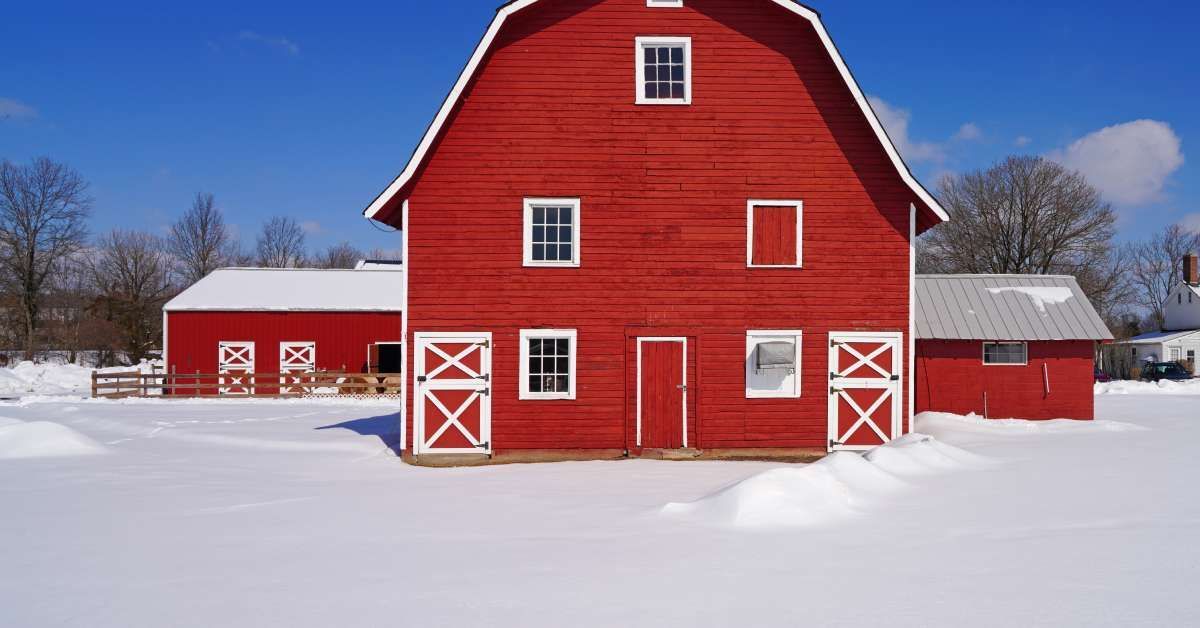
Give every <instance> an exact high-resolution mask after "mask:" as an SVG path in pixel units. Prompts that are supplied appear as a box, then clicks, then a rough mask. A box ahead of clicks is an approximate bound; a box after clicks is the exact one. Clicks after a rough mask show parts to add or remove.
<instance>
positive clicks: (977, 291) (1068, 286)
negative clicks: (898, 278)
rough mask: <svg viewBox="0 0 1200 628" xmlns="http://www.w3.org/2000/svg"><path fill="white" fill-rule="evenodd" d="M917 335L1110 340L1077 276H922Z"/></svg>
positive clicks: (924, 337)
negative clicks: (1077, 280) (1077, 281)
mask: <svg viewBox="0 0 1200 628" xmlns="http://www.w3.org/2000/svg"><path fill="white" fill-rule="evenodd" d="M914 307H915V308H916V319H917V321H916V322H917V338H921V339H931V340H932V339H939V340H1112V338H1113V336H1112V334H1111V333H1110V332H1109V331H1108V327H1107V326H1106V325H1105V324H1104V321H1102V320H1100V315H1099V314H1097V313H1096V310H1095V308H1093V307H1092V304H1091V302H1089V301H1088V299H1087V297H1086V296H1085V295H1084V294H1083V291H1082V290H1081V289H1080V288H1079V284H1078V283H1076V282H1075V278H1074V277H1068V276H1062V275H920V276H918V277H917V293H916V303H915V304H914Z"/></svg>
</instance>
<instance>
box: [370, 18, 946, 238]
mask: <svg viewBox="0 0 1200 628" xmlns="http://www.w3.org/2000/svg"><path fill="white" fill-rule="evenodd" d="M539 1H540V0H514V1H513V2H509V3H508V4H505V5H504V6H501V7H500V8H499V9H498V10H497V11H496V17H495V19H493V20H492V23H491V24H490V25H489V26H488V28H487V31H486V32H485V33H484V35H483V39H481V40H480V41H479V44H478V45H477V46H476V47H475V52H474V53H473V54H472V55H471V59H470V61H468V62H467V65H466V67H465V68H463V71H462V74H460V75H459V77H458V81H457V82H456V83H455V84H454V88H453V89H451V90H450V94H449V95H448V96H447V97H446V100H445V101H443V102H442V106H441V109H439V110H438V113H437V116H436V117H434V119H433V122H432V123H431V124H430V125H429V128H428V129H426V130H425V135H424V136H423V137H422V138H421V142H420V143H419V144H417V148H416V150H415V151H414V152H413V154H412V157H411V158H409V160H408V165H406V166H405V167H404V170H403V171H402V172H401V173H400V175H399V176H398V177H396V179H395V180H394V181H392V183H391V185H389V186H388V187H387V189H385V190H384V191H383V192H382V193H381V194H380V195H379V196H377V197H375V200H374V201H372V202H371V204H370V205H369V206H368V207H367V208H366V209H365V210H363V215H365V216H366V217H367V218H371V219H375V220H379V221H381V222H392V221H389V220H387V218H388V217H392V216H395V217H394V218H393V219H392V220H393V221H395V220H398V214H399V212H395V211H394V208H395V207H397V206H398V203H399V202H400V201H403V200H404V199H403V198H397V195H398V194H399V193H400V192H401V191H402V190H404V188H405V187H406V186H407V185H408V184H409V183H410V182H411V181H412V179H413V177H414V176H415V175H416V173H417V170H418V169H419V168H420V167H421V164H423V163H424V162H425V159H426V157H428V155H429V151H430V150H431V149H432V148H433V145H434V142H435V141H436V140H437V137H438V134H440V133H441V131H442V127H443V125H445V124H446V121H447V120H448V119H449V118H450V114H451V113H452V112H453V111H454V108H455V107H456V106H457V105H458V103H459V101H460V99H461V98H462V95H463V92H464V91H465V90H466V88H467V85H469V84H470V83H471V79H472V78H474V76H475V73H476V72H477V71H478V70H479V66H480V65H481V64H482V63H483V59H484V58H485V57H486V56H487V53H488V51H489V50H490V49H491V47H492V42H494V41H495V39H496V35H497V34H499V32H500V29H501V28H502V27H503V26H504V23H505V21H507V20H508V18H509V17H510V16H512V15H513V14H515V13H517V12H519V11H521V10H522V9H525V8H527V7H529V6H532V5H534V4H536V3H537V2H539ZM769 1H770V2H774V3H775V4H777V5H779V6H781V7H783V8H784V9H787V10H788V11H791V12H792V13H795V14H796V15H799V16H800V17H802V18H804V19H806V20H808V21H809V22H810V23H811V24H812V26H813V29H814V30H815V31H816V33H817V36H818V37H820V39H821V43H822V44H824V46H825V50H826V51H827V52H828V53H829V56H830V57H831V58H832V59H833V63H834V65H835V66H837V69H838V72H839V73H840V74H841V76H842V80H844V81H845V83H846V86H847V87H849V88H850V93H851V94H852V95H853V96H854V100H855V101H856V102H857V103H858V106H859V108H860V109H861V110H862V112H863V115H864V116H866V118H867V122H868V123H870V125H871V129H872V130H874V132H875V136H876V137H877V138H878V139H879V143H880V144H881V145H883V148H884V150H885V151H886V152H887V155H888V157H889V158H890V159H891V162H892V165H893V166H895V168H896V172H897V173H898V174H899V175H900V178H901V179H903V180H904V183H905V184H906V185H908V187H909V189H911V190H912V192H913V194H914V195H915V196H916V197H917V199H918V200H919V201H920V203H921V204H922V205H924V207H925V209H927V210H928V213H931V214H932V216H931V217H930V218H929V219H927V220H925V221H922V223H923V226H924V228H921V229H918V231H924V230H925V229H927V228H929V227H932V226H934V225H936V224H938V223H939V222H945V221H948V220H950V215H949V214H947V213H946V210H945V209H944V208H943V207H942V206H941V204H940V203H938V201H937V199H935V198H934V197H933V195H932V194H930V193H929V191H928V190H926V189H925V187H924V186H923V185H921V182H920V181H917V178H916V177H915V176H913V174H912V171H911V170H909V168H908V165H907V164H905V163H904V159H903V158H902V157H901V156H900V152H899V151H898V150H896V145H895V144H894V143H893V142H892V140H891V138H890V137H889V136H888V134H887V131H886V130H885V129H884V128H883V124H882V123H881V122H880V121H879V116H877V115H875V110H874V109H872V108H871V103H869V102H868V101H867V98H866V96H865V95H864V94H863V91H862V89H861V88H860V87H859V86H858V81H856V80H855V79H854V74H853V73H852V72H851V71H850V68H849V67H848V66H847V65H846V61H845V60H844V59H843V58H842V55H841V53H840V52H839V51H838V48H837V45H836V44H834V43H833V39H832V38H831V37H830V36H829V32H828V31H826V30H825V25H824V24H823V23H822V22H821V15H820V14H819V13H817V12H816V11H815V10H813V9H810V8H809V7H806V6H804V5H802V4H798V3H796V2H793V1H792V0H769ZM388 208H391V209H392V210H393V211H388V212H385V211H384V210H385V209H388ZM381 212H382V213H383V215H382V216H381V215H380V214H381Z"/></svg>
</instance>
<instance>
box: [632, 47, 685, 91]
mask: <svg viewBox="0 0 1200 628" xmlns="http://www.w3.org/2000/svg"><path fill="white" fill-rule="evenodd" d="M636 41H637V46H636V48H637V59H636V63H637V99H636V102H637V103H638V104H640V105H688V104H691V102H692V39H691V38H690V37H638V38H637V40H636Z"/></svg>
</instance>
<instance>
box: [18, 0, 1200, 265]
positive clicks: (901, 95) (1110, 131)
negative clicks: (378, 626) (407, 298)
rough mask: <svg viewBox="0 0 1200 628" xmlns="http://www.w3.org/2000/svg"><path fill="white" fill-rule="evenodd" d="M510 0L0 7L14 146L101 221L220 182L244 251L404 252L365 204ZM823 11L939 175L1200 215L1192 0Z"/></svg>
mask: <svg viewBox="0 0 1200 628" xmlns="http://www.w3.org/2000/svg"><path fill="white" fill-rule="evenodd" d="M498 4H499V0H455V1H454V2H416V1H415V0H407V1H405V0H400V1H394V2H389V3H378V4H363V3H357V2H353V1H349V0H347V1H343V2H339V3H335V4H327V3H326V4H314V5H312V6H305V5H301V4H299V3H287V4H278V5H276V4H255V5H253V6H249V5H248V3H233V2H205V3H202V4H201V5H196V4H185V3H161V2H155V3H148V2H146V3H137V2H122V3H79V5H78V6H76V5H75V4H74V3H60V2H45V3H31V2H26V3H14V4H13V5H12V6H9V7H7V8H6V9H5V19H4V21H3V22H0V59H4V62H3V63H2V64H0V118H5V119H4V120H3V121H0V158H8V159H10V160H14V161H25V160H28V159H29V158H31V157H33V156H36V155H47V156H50V157H52V158H54V159H57V160H60V161H65V162H67V163H69V164H71V165H72V166H74V167H75V168H77V169H78V170H79V171H81V172H82V173H83V175H84V176H85V177H86V178H87V179H88V180H89V181H91V183H92V194H93V196H94V198H95V201H96V202H95V221H94V222H95V225H94V227H95V229H96V230H98V231H99V230H104V229H108V228H112V227H116V226H121V227H138V228H146V229H151V230H157V231H161V230H163V229H164V228H165V226H166V225H167V224H168V223H169V222H170V221H171V220H173V218H174V217H175V216H176V215H177V214H178V213H179V212H181V211H182V210H183V209H185V208H186V207H187V206H188V205H189V204H190V202H191V199H192V197H193V196H194V194H195V193H196V192H198V191H208V192H212V193H213V194H215V195H216V197H217V200H218V203H219V204H220V205H221V206H222V207H223V208H224V209H225V211H226V213H227V217H228V219H229V220H230V221H231V222H232V223H234V224H235V225H237V227H238V229H239V231H240V232H241V234H242V238H243V239H244V240H245V241H247V242H248V243H249V242H251V241H252V240H253V234H254V233H255V231H256V230H257V228H258V225H259V224H260V223H261V222H262V221H263V220H264V219H265V218H267V217H269V216H272V215H275V214H288V215H292V216H295V217H296V218H297V219H298V220H301V221H302V222H304V223H305V224H306V228H307V229H308V231H309V239H310V242H311V243H312V244H313V245H315V246H324V245H327V244H330V243H333V242H336V241H338V240H342V239H346V240H350V241H352V242H354V243H356V244H357V245H359V246H361V247H363V248H371V247H384V248H396V247H398V237H397V236H396V235H394V234H387V233H383V232H381V231H379V230H377V229H375V228H372V227H371V226H369V225H368V224H367V222H366V221H365V220H363V219H362V218H361V217H360V215H359V212H360V211H361V209H362V208H363V207H364V206H365V205H366V204H367V203H369V202H370V201H371V199H372V198H373V197H374V196H375V194H377V193H378V192H379V191H380V190H381V189H383V187H385V186H386V185H387V183H389V182H390V181H391V179H392V178H393V177H394V176H395V175H396V173H397V172H399V170H400V169H401V168H402V167H403V165H404V163H405V161H406V160H407V157H408V155H409V154H410V152H411V151H412V148H413V146H414V145H415V144H416V142H417V141H418V139H419V137H420V134H421V133H422V131H423V130H424V129H425V127H426V125H427V124H428V123H429V120H430V119H431V118H432V117H433V114H434V113H435V110H436V108H437V106H438V104H439V103H440V102H441V100H442V98H443V97H444V96H445V94H446V92H447V91H448V90H449V88H450V86H451V84H452V83H453V82H454V80H455V78H456V77H457V74H458V71H459V70H460V69H461V67H462V65H463V64H464V62H465V61H466V59H467V57H468V55H469V54H470V51H471V49H472V47H473V46H474V44H475V42H476V41H477V40H478V38H479V36H480V35H481V34H482V32H483V30H484V28H485V27H486V25H487V23H488V21H489V20H490V19H491V17H492V15H493V12H494V10H495V8H496V6H497V5H498ZM813 4H814V6H815V8H817V9H818V10H820V11H821V12H822V14H823V15H824V17H825V21H826V25H827V26H828V28H829V30H830V32H831V33H832V35H833V37H834V39H835V40H836V41H837V43H838V45H839V47H840V48H841V50H842V52H843V54H844V55H845V57H846V59H847V61H848V63H849V64H850V66H851V68H852V69H853V70H854V72H855V74H856V76H857V77H858V79H859V82H860V83H861V84H862V86H863V89H864V90H865V91H866V92H867V93H868V94H870V95H871V96H872V97H873V98H875V99H877V100H876V101H875V102H876V104H877V108H878V109H879V110H880V113H881V115H882V117H883V118H885V124H888V126H889V130H890V131H891V133H892V135H893V136H894V137H896V139H897V141H898V143H899V144H900V145H901V149H902V151H903V152H904V153H905V155H906V158H907V159H908V161H909V164H910V165H911V166H912V167H913V169H914V171H915V172H916V173H917V174H918V176H919V177H920V178H921V179H922V180H923V181H925V182H926V183H927V184H928V185H930V186H932V185H933V183H934V182H935V179H936V178H937V177H938V176H940V175H941V174H942V173H945V172H955V171H963V170H966V169H971V168H978V167H982V166H986V165H988V164H990V163H992V162H993V161H995V160H997V159H999V158H1002V157H1003V156H1005V155H1008V154H1011V153H1018V152H1025V153H1034V154H1046V155H1052V156H1054V157H1056V158H1058V159H1061V160H1063V161H1065V162H1067V163H1068V164H1070V165H1072V166H1073V167H1077V168H1080V169H1082V170H1083V171H1084V172H1085V173H1087V174H1089V175H1090V176H1092V177H1093V179H1095V182H1096V183H1098V184H1099V185H1100V187H1101V188H1102V189H1103V191H1104V192H1105V193H1106V195H1107V196H1108V197H1109V198H1110V199H1112V200H1113V202H1114V204H1115V205H1117V207H1118V208H1119V209H1120V212H1121V216H1122V221H1121V228H1122V235H1123V237H1126V238H1136V237H1141V236H1144V235H1146V234H1147V233H1148V232H1149V231H1151V230H1153V229H1157V228H1159V227H1161V226H1162V225H1165V224H1167V223H1169V222H1176V221H1185V222H1187V223H1188V224H1191V225H1192V226H1195V227H1196V228H1200V181H1198V177H1197V176H1196V173H1197V172H1198V169H1200V165H1198V164H1197V163H1195V161H1196V160H1193V159H1190V158H1189V157H1190V155H1191V149H1192V148H1193V147H1194V146H1200V120H1198V116H1197V115H1196V111H1197V105H1196V103H1197V102H1200V80H1198V79H1200V74H1198V71H1197V68H1200V44H1198V43H1197V40H1196V38H1195V35H1194V33H1193V31H1194V28H1195V24H1196V23H1200V8H1197V7H1196V6H1195V5H1194V4H1193V3H1178V2H1163V1H1157V0H1148V1H1145V2H1141V3H1137V4H1128V3H1118V2H1075V3H1053V6H1049V7H1047V6H1045V5H1046V4H1048V3H1042V2H1008V3H1003V4H1000V3H963V2H949V1H931V2H912V3H900V2H894V1H891V0H889V1H886V2H885V1H875V0H870V1H868V0H842V1H840V2H836V3H834V2H819V1H816V0H814V2H813ZM1105 129H1107V130H1105Z"/></svg>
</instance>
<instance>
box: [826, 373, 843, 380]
mask: <svg viewBox="0 0 1200 628" xmlns="http://www.w3.org/2000/svg"><path fill="white" fill-rule="evenodd" d="M839 377H845V375H839V374H837V373H830V374H829V381H831V382H832V381H833V380H835V379H837V378H839Z"/></svg>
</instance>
